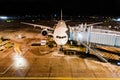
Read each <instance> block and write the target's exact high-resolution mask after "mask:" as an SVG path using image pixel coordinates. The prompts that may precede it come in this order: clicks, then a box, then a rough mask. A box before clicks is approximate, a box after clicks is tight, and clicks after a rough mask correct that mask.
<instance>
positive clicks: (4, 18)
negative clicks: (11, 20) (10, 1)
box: [0, 16, 8, 20]
mask: <svg viewBox="0 0 120 80" xmlns="http://www.w3.org/2000/svg"><path fill="white" fill-rule="evenodd" d="M0 19H3V20H6V19H8V17H7V16H0Z"/></svg>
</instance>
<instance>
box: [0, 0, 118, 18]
mask: <svg viewBox="0 0 120 80" xmlns="http://www.w3.org/2000/svg"><path fill="white" fill-rule="evenodd" d="M119 8H120V0H0V15H25V14H32V15H38V14H45V15H50V14H55V13H59V12H60V10H61V9H62V10H63V14H65V15H91V16H93V15H97V16H99V15H100V16H120V9H119Z"/></svg>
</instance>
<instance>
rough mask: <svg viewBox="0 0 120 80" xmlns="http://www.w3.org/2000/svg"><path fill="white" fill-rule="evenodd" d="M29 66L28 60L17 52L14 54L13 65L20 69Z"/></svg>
mask: <svg viewBox="0 0 120 80" xmlns="http://www.w3.org/2000/svg"><path fill="white" fill-rule="evenodd" d="M27 66H28V63H27V60H26V59H25V58H24V57H23V56H21V55H18V54H15V55H14V56H13V67H14V68H15V69H16V70H18V69H23V68H26V67H27Z"/></svg>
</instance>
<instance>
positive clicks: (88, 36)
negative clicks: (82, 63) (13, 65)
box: [85, 27, 91, 55]
mask: <svg viewBox="0 0 120 80" xmlns="http://www.w3.org/2000/svg"><path fill="white" fill-rule="evenodd" d="M87 32H88V33H87V45H88V47H91V45H90V27H89V28H87ZM88 47H86V52H85V53H86V54H87V55H89V54H90V50H89V49H88Z"/></svg>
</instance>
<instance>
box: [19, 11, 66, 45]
mask: <svg viewBox="0 0 120 80" xmlns="http://www.w3.org/2000/svg"><path fill="white" fill-rule="evenodd" d="M21 23H22V24H26V25H31V26H34V27H39V28H41V30H42V31H41V34H42V35H43V36H47V35H52V36H53V38H54V40H55V42H56V43H57V44H58V45H60V46H62V45H65V44H66V43H67V41H68V34H67V33H66V32H67V31H68V28H67V25H66V23H65V21H64V20H62V10H61V20H59V21H58V23H57V25H56V27H55V29H54V28H51V27H48V26H43V25H37V24H31V23H26V22H21ZM51 31H53V34H51Z"/></svg>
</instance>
